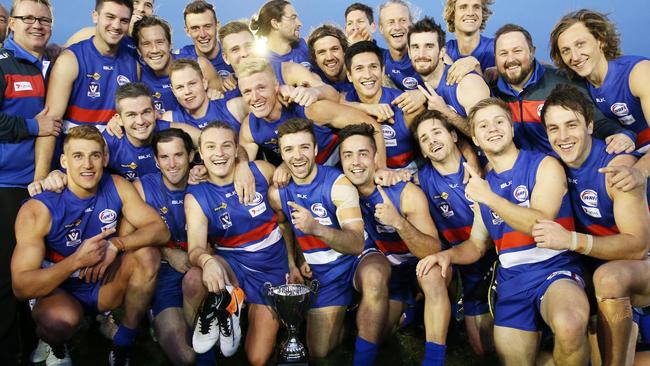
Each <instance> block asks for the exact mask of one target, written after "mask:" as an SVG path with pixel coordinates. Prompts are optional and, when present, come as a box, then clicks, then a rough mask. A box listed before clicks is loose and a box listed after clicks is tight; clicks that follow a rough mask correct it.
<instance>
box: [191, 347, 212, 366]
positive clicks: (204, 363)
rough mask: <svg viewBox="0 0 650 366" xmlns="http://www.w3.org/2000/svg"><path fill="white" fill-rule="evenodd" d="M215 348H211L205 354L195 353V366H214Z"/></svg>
mask: <svg viewBox="0 0 650 366" xmlns="http://www.w3.org/2000/svg"><path fill="white" fill-rule="evenodd" d="M215 347H216V346H215ZM215 347H212V348H211V349H210V350H209V351H208V352H206V353H197V354H196V364H195V365H196V366H216V365H217V354H216V352H215Z"/></svg>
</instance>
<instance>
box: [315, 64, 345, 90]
mask: <svg viewBox="0 0 650 366" xmlns="http://www.w3.org/2000/svg"><path fill="white" fill-rule="evenodd" d="M314 72H315V73H316V74H318V76H320V78H321V80H323V82H324V83H325V84H327V85H329V86H331V87H332V88H334V89H336V91H337V92H339V93H348V92H350V91H352V90H354V85H353V84H352V83H351V82H350V81H349V80H348V79H347V78H345V79H344V80H341V81H332V80H330V79H328V78H327V75H325V73H324V72H323V70H321V69H320V68H319V67H317V68H316V70H315V71H314Z"/></svg>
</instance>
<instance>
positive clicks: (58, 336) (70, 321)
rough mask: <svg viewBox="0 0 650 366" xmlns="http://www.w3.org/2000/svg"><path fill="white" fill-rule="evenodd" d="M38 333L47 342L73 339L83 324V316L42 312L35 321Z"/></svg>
mask: <svg viewBox="0 0 650 366" xmlns="http://www.w3.org/2000/svg"><path fill="white" fill-rule="evenodd" d="M35 321H36V324H37V325H38V333H39V336H40V337H41V338H43V339H44V340H45V341H48V342H52V343H60V342H65V341H67V340H69V339H70V338H72V336H73V335H74V334H75V333H76V332H77V329H78V328H79V324H80V323H81V314H76V313H75V312H73V311H61V310H57V311H47V310H46V311H40V312H39V314H38V316H37V317H36V319H35Z"/></svg>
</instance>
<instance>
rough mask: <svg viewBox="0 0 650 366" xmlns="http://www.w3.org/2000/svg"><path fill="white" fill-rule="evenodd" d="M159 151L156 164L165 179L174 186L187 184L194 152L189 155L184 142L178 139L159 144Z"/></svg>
mask: <svg viewBox="0 0 650 366" xmlns="http://www.w3.org/2000/svg"><path fill="white" fill-rule="evenodd" d="M157 149H158V155H156V164H158V167H159V168H160V172H161V173H162V175H163V177H164V179H165V180H166V181H167V182H168V183H169V184H171V185H172V186H179V185H182V184H183V183H184V182H186V181H187V178H188V176H189V171H190V161H192V160H193V159H194V152H193V151H192V152H191V153H189V154H188V152H187V150H185V145H184V144H183V140H182V139H180V138H177V137H176V138H173V139H171V140H170V141H167V142H159V143H158V146H157Z"/></svg>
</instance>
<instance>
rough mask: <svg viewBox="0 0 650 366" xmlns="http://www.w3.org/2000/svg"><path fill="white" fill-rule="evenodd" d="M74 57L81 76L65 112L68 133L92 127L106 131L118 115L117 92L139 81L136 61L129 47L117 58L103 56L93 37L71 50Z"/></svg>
mask: <svg viewBox="0 0 650 366" xmlns="http://www.w3.org/2000/svg"><path fill="white" fill-rule="evenodd" d="M68 49H69V50H70V51H72V53H73V54H74V55H75V57H76V59H77V64H78V65H79V74H78V76H77V79H75V81H74V83H73V84H72V92H71V93H70V100H69V101H68V109H67V110H66V112H65V117H64V119H65V121H66V129H68V128H71V127H74V126H77V125H81V124H91V125H96V126H101V128H102V129H103V127H104V126H105V125H106V124H107V123H108V121H109V120H110V119H111V117H113V115H114V114H115V92H116V91H117V88H118V87H119V86H120V85H124V84H127V83H130V82H132V81H136V80H137V72H136V64H137V60H136V59H135V58H133V56H132V54H131V53H129V52H128V49H127V48H126V47H119V49H118V52H117V54H116V55H115V56H114V57H111V56H103V55H102V54H100V53H99V51H98V50H97V48H95V46H94V45H93V37H91V38H90V39H87V40H84V41H81V42H79V43H75V44H73V45H72V46H70V47H68Z"/></svg>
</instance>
